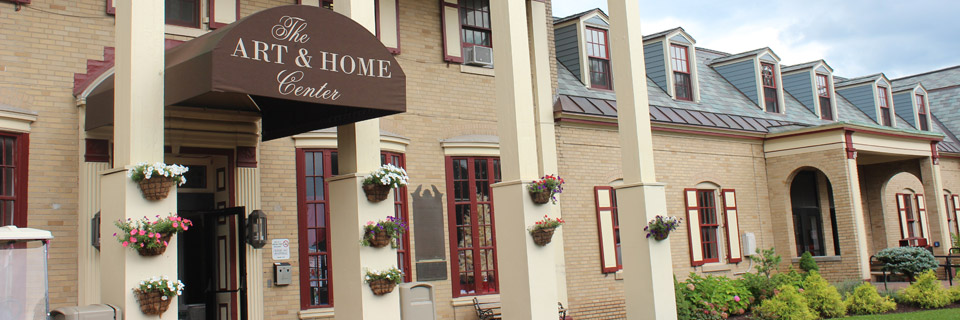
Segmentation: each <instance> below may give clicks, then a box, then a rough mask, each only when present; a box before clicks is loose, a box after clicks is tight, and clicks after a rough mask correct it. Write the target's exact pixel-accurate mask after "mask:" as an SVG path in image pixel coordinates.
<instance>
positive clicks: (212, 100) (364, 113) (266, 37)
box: [85, 5, 406, 141]
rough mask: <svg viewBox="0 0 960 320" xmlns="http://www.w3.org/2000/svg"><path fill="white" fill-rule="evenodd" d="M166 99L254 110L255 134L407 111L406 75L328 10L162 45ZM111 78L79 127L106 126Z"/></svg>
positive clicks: (250, 21) (255, 17)
mask: <svg viewBox="0 0 960 320" xmlns="http://www.w3.org/2000/svg"><path fill="white" fill-rule="evenodd" d="M165 70H166V71H165V79H164V90H165V91H164V106H171V105H177V106H188V107H199V108H208V109H224V110H240V111H253V112H259V113H260V114H261V117H262V120H263V124H262V139H263V140H264V141H266V140H272V139H276V138H281V137H286V136H291V135H294V134H298V133H303V132H308V131H312V130H316V129H323V128H329V127H334V126H338V125H343V124H349V123H353V122H357V121H362V120H367V119H373V118H378V117H383V116H387V115H391V114H396V113H401V112H405V111H406V76H405V75H404V73H403V70H402V69H401V68H400V65H399V64H398V63H397V61H396V59H394V57H393V55H392V54H390V52H389V51H387V48H386V47H384V46H383V44H382V43H380V41H379V40H377V38H376V37H375V36H374V35H373V34H371V33H370V32H369V31H367V29H365V28H364V27H363V26H361V25H360V24H358V23H356V22H354V21H353V20H351V19H350V18H347V17H345V16H343V15H341V14H338V13H336V12H333V11H332V10H328V9H323V8H319V7H313V6H299V5H291V6H282V7H275V8H271V9H267V10H264V11H260V12H258V13H255V14H252V15H250V16H247V17H245V18H243V19H241V20H238V21H237V22H234V23H232V24H230V25H227V26H225V27H222V28H220V29H217V30H216V31H213V32H210V33H208V34H206V35H204V36H202V37H199V38H196V39H193V40H191V41H187V42H185V43H183V44H181V45H179V46H177V47H174V48H172V49H169V50H167V52H166V69H165ZM113 87H114V81H113V76H110V77H109V78H107V79H106V80H104V81H103V82H102V83H101V84H100V85H99V86H98V87H97V88H95V89H93V90H92V91H91V93H90V95H89V96H88V97H87V98H86V104H87V116H86V123H85V127H86V129H87V130H91V129H95V128H98V127H102V126H106V125H111V124H113V103H114V101H113V100H114V93H113Z"/></svg>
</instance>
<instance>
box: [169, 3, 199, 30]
mask: <svg viewBox="0 0 960 320" xmlns="http://www.w3.org/2000/svg"><path fill="white" fill-rule="evenodd" d="M165 1H166V5H165V6H164V9H165V10H166V23H167V24H169V25H175V26H181V27H190V28H199V27H200V2H201V0H165Z"/></svg>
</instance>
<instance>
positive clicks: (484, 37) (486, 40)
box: [460, 0, 493, 48]
mask: <svg viewBox="0 0 960 320" xmlns="http://www.w3.org/2000/svg"><path fill="white" fill-rule="evenodd" d="M460 32H461V39H462V41H463V47H464V48H468V47H472V46H484V47H488V48H493V35H492V33H491V27H490V0H460Z"/></svg>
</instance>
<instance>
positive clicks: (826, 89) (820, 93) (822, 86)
mask: <svg viewBox="0 0 960 320" xmlns="http://www.w3.org/2000/svg"><path fill="white" fill-rule="evenodd" d="M814 75H815V76H816V84H817V103H819V104H820V119H821V120H829V121H833V120H834V116H833V104H832V103H833V97H832V96H831V95H830V79H829V78H828V75H826V74H822V73H815V74H814ZM821 80H822V81H821ZM824 111H826V112H824Z"/></svg>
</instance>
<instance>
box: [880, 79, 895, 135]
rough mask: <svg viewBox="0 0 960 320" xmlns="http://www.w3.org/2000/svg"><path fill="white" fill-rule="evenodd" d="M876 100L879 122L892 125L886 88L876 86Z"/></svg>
mask: <svg viewBox="0 0 960 320" xmlns="http://www.w3.org/2000/svg"><path fill="white" fill-rule="evenodd" d="M877 101H878V102H879V104H880V124H881V125H885V126H888V127H892V126H893V119H892V118H890V104H889V103H887V88H885V87H880V86H878V87H877Z"/></svg>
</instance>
